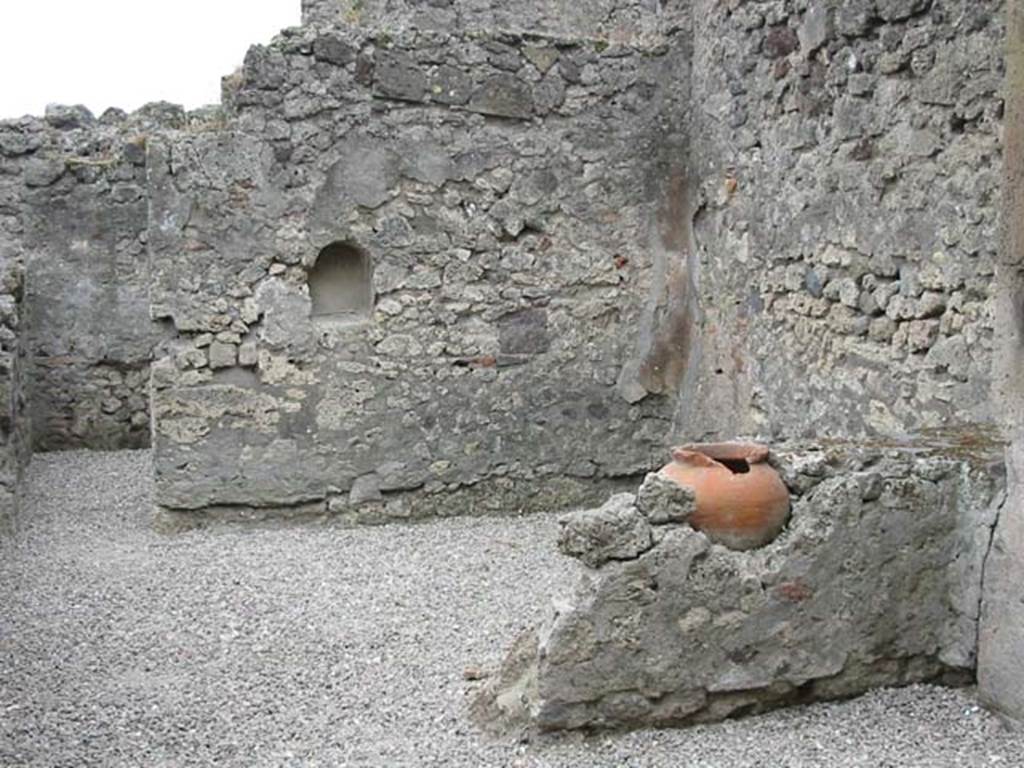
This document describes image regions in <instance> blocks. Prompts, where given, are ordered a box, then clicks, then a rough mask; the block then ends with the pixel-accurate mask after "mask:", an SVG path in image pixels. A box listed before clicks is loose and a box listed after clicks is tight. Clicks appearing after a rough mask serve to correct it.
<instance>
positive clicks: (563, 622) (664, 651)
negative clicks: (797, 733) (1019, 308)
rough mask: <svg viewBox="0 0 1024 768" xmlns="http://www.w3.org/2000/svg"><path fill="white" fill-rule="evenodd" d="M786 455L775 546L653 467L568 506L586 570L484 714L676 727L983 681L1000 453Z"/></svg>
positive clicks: (781, 455)
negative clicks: (697, 521)
mask: <svg viewBox="0 0 1024 768" xmlns="http://www.w3.org/2000/svg"><path fill="white" fill-rule="evenodd" d="M773 461H774V462H776V463H777V464H778V465H779V467H780V470H781V473H782V475H783V477H784V478H785V480H786V483H787V484H788V485H789V487H790V491H791V493H792V494H793V500H794V501H793V510H792V520H791V522H790V524H789V526H788V528H787V530H786V531H784V532H783V533H782V534H781V535H780V536H779V538H778V539H776V540H775V541H774V542H773V543H771V544H769V545H767V546H765V547H763V548H761V549H757V550H753V551H750V552H735V551H731V550H728V549H726V548H724V547H722V546H718V545H713V544H711V543H710V542H709V541H708V539H707V538H706V537H705V536H704V534H702V533H697V532H695V531H694V530H692V529H691V528H690V527H689V526H688V525H687V524H686V519H687V516H688V515H689V514H690V513H691V512H692V509H693V507H692V506H689V507H687V506H686V501H685V499H684V500H680V501H672V500H671V499H666V498H665V497H664V496H661V495H659V494H655V493H651V492H650V491H648V490H647V489H648V486H649V485H650V484H651V483H652V482H656V480H654V476H653V475H652V476H650V478H649V479H648V481H646V482H645V485H644V489H645V490H642V491H641V492H640V495H639V496H637V497H635V498H634V496H633V494H621V495H619V496H616V497H613V498H612V499H611V500H609V502H608V503H607V504H606V505H605V506H604V507H603V508H602V509H600V510H594V511H590V512H585V513H576V514H574V515H573V516H572V517H570V518H569V519H568V520H567V521H566V524H567V526H568V528H567V531H566V532H567V534H568V535H567V536H566V535H564V536H563V542H562V543H563V548H564V549H566V550H567V551H571V552H572V554H574V555H575V556H577V557H580V558H581V559H582V560H583V561H584V562H586V563H587V564H588V569H587V571H586V572H585V573H584V575H583V577H582V578H581V581H580V584H579V586H578V587H577V589H576V591H575V594H574V595H573V596H572V597H571V598H567V599H565V600H563V601H561V602H559V603H558V604H557V605H558V607H557V608H556V610H555V612H554V613H553V615H552V616H551V618H550V620H549V621H548V622H547V623H546V624H545V625H543V626H542V627H540V628H538V630H537V631H536V632H535V633H533V634H528V635H527V636H525V637H524V639H523V640H521V641H520V643H519V646H518V648H517V651H516V652H515V653H514V654H513V655H512V656H511V657H510V660H509V662H507V663H506V666H505V669H504V670H503V673H502V675H501V677H500V678H499V679H496V680H495V682H494V683H493V685H492V686H491V687H490V688H489V689H488V690H486V691H485V692H484V693H483V694H482V697H481V699H480V701H478V702H477V705H476V712H477V714H478V715H479V716H482V717H483V719H484V720H485V721H491V722H493V719H494V718H496V717H497V718H502V717H506V718H513V719H515V718H524V717H525V718H527V719H528V721H529V722H531V723H532V724H533V725H535V726H538V727H540V728H546V729H548V728H593V727H623V726H626V727H637V726H641V725H646V726H649V725H670V724H679V723H691V722H704V721H710V720H718V719H723V718H726V717H731V716H737V715H738V714H741V713H752V712H759V711H763V710H765V709H768V708H771V707H775V706H779V705H781V704H785V703H792V702H807V701H811V700H815V699H830V698H838V697H846V696H851V695H854V694H858V693H862V692H864V691H866V690H868V689H870V688H873V687H878V686H884V685H905V684H908V683H912V682H919V681H923V680H934V679H942V678H943V677H947V679H951V680H955V679H961V680H964V679H969V676H970V671H971V670H972V669H973V666H974V663H975V649H976V638H977V630H978V611H979V604H980V599H981V591H980V584H981V570H982V565H983V561H984V557H985V553H986V551H987V547H986V544H987V542H988V539H989V527H990V526H991V524H992V521H993V517H994V515H995V513H996V509H997V506H998V504H999V503H1000V500H1001V495H1000V488H1001V478H1000V477H999V476H998V473H995V474H993V472H992V471H991V469H990V467H991V465H990V464H989V461H991V457H987V456H985V455H984V452H981V451H978V452H976V453H975V454H974V455H973V456H971V457H970V458H968V459H967V460H964V457H961V458H950V457H948V448H947V447H946V446H925V445H917V446H915V447H914V448H913V449H912V450H892V449H886V450H879V449H867V450H865V449H863V448H860V447H855V446H842V447H840V446H835V447H833V448H830V449H828V450H815V449H813V448H811V449H808V448H794V449H784V450H782V451H780V452H778V453H776V454H775V456H774V458H773ZM691 499H692V497H691ZM652 500H656V501H655V502H654V503H652ZM690 504H691V505H692V501H691V502H690ZM581 542H582V543H583V545H584V546H582V547H581V546H579V545H580V543H581ZM566 545H569V546H566Z"/></svg>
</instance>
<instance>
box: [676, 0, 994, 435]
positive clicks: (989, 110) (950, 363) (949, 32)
mask: <svg viewBox="0 0 1024 768" xmlns="http://www.w3.org/2000/svg"><path fill="white" fill-rule="evenodd" d="M1000 10H1001V3H1000V2H996V1H993V0H982V1H981V2H978V1H977V0H945V1H944V2H937V1H936V2H929V1H928V0H884V1H881V2H876V1H875V0H851V1H848V2H830V1H827V0H805V1H803V2H782V1H781V0H775V1H773V2H753V1H750V2H729V3H722V2H711V1H710V0H707V1H704V2H699V3H697V4H696V6H695V11H694V19H695V25H696V27H695V33H694V64H693V72H694V78H693V99H694V104H696V105H699V106H700V109H699V111H698V115H699V119H697V120H696V124H695V128H694V137H693V162H692V163H691V166H693V167H694V170H699V172H700V174H701V179H702V180H703V186H702V191H701V196H700V198H699V200H698V201H697V205H696V208H697V210H696V214H695V218H694V228H695V239H696V241H697V244H698V246H699V254H700V259H699V261H700V267H699V281H698V282H699V296H700V305H701V322H700V325H699V329H698V331H697V334H696V336H697V338H698V339H699V343H700V345H701V347H700V352H701V355H700V363H699V366H695V371H696V370H697V369H698V368H699V373H694V379H693V386H692V388H691V389H688V390H687V393H686V396H685V397H684V398H683V406H684V407H683V410H682V411H681V412H680V414H679V420H678V430H679V432H680V434H682V435H683V436H686V437H688V438H702V437H712V436H716V435H722V436H729V435H732V434H737V433H739V434H743V433H759V434H762V435H771V436H774V437H776V438H781V437H791V436H800V435H818V436H823V435H831V436H839V437H845V438H854V437H858V436H872V435H896V434H901V433H905V432H911V433H912V432H918V431H922V430H929V429H936V428H943V429H953V428H957V429H963V430H965V431H967V432H971V431H972V430H973V429H974V428H973V427H970V426H964V425H970V424H976V423H984V422H987V421H990V420H992V419H993V413H992V410H991V401H990V398H989V397H988V392H989V387H990V373H989V371H990V365H991V360H992V355H993V319H992V306H993V303H992V299H993V293H994V289H993V285H994V283H993V274H994V271H995V259H996V250H997V231H998V221H999V202H1000V201H999V196H998V194H997V190H998V189H999V173H1000V162H1001V159H1000V144H999V133H998V131H999V119H1000V116H1001V102H1000V99H999V94H998V91H999V86H1000V81H1001V72H1002V64H1001V40H1002V37H1003V23H1002V14H1001V13H1000Z"/></svg>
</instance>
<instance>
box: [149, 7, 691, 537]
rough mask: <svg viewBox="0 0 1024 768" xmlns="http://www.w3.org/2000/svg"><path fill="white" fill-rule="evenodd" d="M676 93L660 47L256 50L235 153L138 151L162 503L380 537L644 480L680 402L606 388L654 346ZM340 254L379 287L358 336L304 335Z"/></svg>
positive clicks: (202, 137)
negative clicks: (315, 276)
mask: <svg viewBox="0 0 1024 768" xmlns="http://www.w3.org/2000/svg"><path fill="white" fill-rule="evenodd" d="M348 50H351V51H353V52H355V53H354V55H353V56H349V55H347V54H345V53H344V51H348ZM318 51H319V54H318V53H317V52H318ZM328 51H330V52H329V53H328ZM338 51H342V52H341V53H338ZM538 62H539V63H538ZM455 72H458V73H459V75H458V77H456V76H455V75H454V74H453V73H455ZM455 81H458V85H457V86H453V85H452V84H453V83H454V82H455ZM687 83H688V75H687V73H686V60H685V57H683V56H682V55H681V52H676V51H673V50H671V49H669V48H668V47H666V46H638V45H632V44H615V43H601V44H599V45H598V44H595V43H593V42H592V41H582V40H565V39H555V38H551V37H546V36H542V35H537V34H529V35H527V34H522V35H520V34H506V33H497V32H479V33H474V34H468V33H465V32H460V31H453V32H449V31H428V30H424V29H413V28H408V29H406V28H397V29H395V30H389V31H388V32H387V33H386V34H385V32H383V31H380V30H375V29H371V28H346V27H336V28H332V29H330V31H325V30H322V29H320V28H317V27H305V28H302V29H300V30H292V31H288V32H286V33H285V34H284V35H282V36H281V37H279V38H278V39H277V40H276V41H275V42H274V43H273V44H272V45H270V46H267V47H256V48H253V49H252V50H251V51H250V52H249V55H248V56H247V57H246V62H245V66H244V67H243V69H242V72H241V74H240V76H239V78H238V79H237V81H235V82H233V83H232V84H231V85H230V87H229V91H228V93H227V99H228V103H229V105H230V108H231V114H230V121H229V124H228V126H227V128H226V129H225V130H222V131H211V132H206V133H202V132H195V131H184V132H179V133H173V132H168V133H165V134H164V135H163V136H161V137H160V138H158V139H152V140H151V141H149V143H148V151H149V156H148V166H147V167H148V171H149V185H150V187H149V189H150V196H151V197H150V200H151V216H150V227H149V231H148V234H147V241H148V245H149V249H150V252H151V254H152V279H153V283H152V290H151V292H150V296H151V299H152V311H153V314H154V316H156V317H158V318H163V319H166V320H168V321H169V322H170V323H171V324H173V326H174V329H175V331H176V333H175V336H174V338H173V340H172V342H171V343H170V344H169V345H168V346H167V348H166V354H165V355H163V356H162V357H161V359H160V360H158V362H157V363H156V365H155V367H154V373H153V379H152V383H153V417H154V440H155V445H154V449H155V463H156V472H157V501H158V503H159V504H161V505H162V506H164V507H166V508H168V509H172V510H186V511H187V510H196V511H201V510H204V509H205V510H208V511H212V510H214V509H215V508H224V509H227V508H234V509H236V510H239V509H242V508H249V509H251V510H255V511H254V512H252V514H255V515H262V514H264V512H263V511H264V510H266V511H273V510H275V509H278V510H279V509H281V508H284V507H291V508H293V511H296V510H297V509H298V508H300V507H301V508H302V509H303V510H304V513H310V514H315V513H316V508H317V506H318V507H319V510H320V511H321V512H325V513H326V512H330V513H331V514H337V515H343V516H346V517H347V518H349V519H352V518H359V519H363V520H366V519H369V518H371V517H373V518H375V519H377V520H380V519H387V518H388V517H392V518H404V517H409V516H419V515H424V514H447V512H446V511H445V510H447V509H451V508H453V507H455V508H460V507H461V508H464V509H465V508H477V507H478V506H479V504H478V503H477V502H476V501H475V500H471V499H476V498H479V499H481V500H484V501H487V503H489V504H490V505H491V506H492V507H496V508H498V509H504V510H506V511H517V510H521V509H538V508H544V507H543V505H548V507H547V508H551V507H554V508H571V507H572V506H574V505H578V504H592V503H595V502H597V501H598V500H599V499H600V498H602V497H604V496H606V494H607V492H608V490H610V489H611V488H612V487H613V486H614V485H615V484H616V483H619V482H620V481H621V479H626V480H627V481H632V482H635V480H634V478H635V477H636V476H638V475H642V474H643V473H645V472H646V471H648V470H649V469H650V468H651V467H652V466H653V465H654V464H655V463H656V462H657V461H658V459H659V458H660V455H661V453H662V451H663V447H664V445H665V444H666V441H667V440H668V435H669V431H670V429H671V420H672V415H673V413H674V412H675V410H676V402H675V397H676V391H674V390H673V389H672V388H671V387H667V386H666V387H658V388H655V387H646V388H644V391H643V393H642V394H641V396H640V397H638V398H623V397H622V395H621V391H620V390H621V380H622V377H623V370H624V368H626V367H628V366H627V365H626V362H627V361H628V360H630V359H632V358H634V357H635V356H636V355H637V354H642V348H643V346H644V343H643V337H644V335H645V334H656V333H658V332H660V331H662V330H663V329H664V326H665V324H666V321H665V320H664V319H663V318H661V317H660V305H661V304H662V302H663V301H664V300H665V297H670V296H671V295H672V289H671V288H668V287H666V284H667V282H668V281H669V275H668V270H669V267H668V266H667V265H668V264H670V263H671V262H673V261H674V260H675V259H676V258H678V254H679V249H678V246H677V244H676V243H674V242H673V241H671V238H669V237H668V236H667V235H665V234H664V233H663V232H662V230H664V229H666V228H668V227H669V226H670V222H669V220H668V217H669V215H670V213H671V212H672V211H673V210H674V209H673V208H672V205H671V204H670V198H671V197H672V196H673V195H674V194H676V193H675V192H674V191H673V189H672V188H671V184H670V179H671V176H672V173H671V169H672V166H673V163H675V162H677V160H678V161H680V162H681V161H682V160H683V158H677V159H674V158H673V153H674V152H675V151H676V150H677V145H676V142H675V139H674V138H673V136H674V132H675V131H678V130H680V126H681V125H682V124H683V123H685V121H686V116H685V114H684V113H683V112H682V110H681V105H682V104H683V100H684V97H685V95H686V89H687ZM454 91H459V92H464V93H465V94H466V98H465V99H464V100H462V101H463V105H462V106H460V107H459V108H457V109H456V108H454V107H452V106H450V103H451V102H452V100H453V98H454V97H453V92H454ZM335 242H344V243H348V244H350V245H351V246H354V247H356V248H358V249H359V250H361V251H362V252H363V253H364V254H366V256H367V257H368V260H369V262H370V264H371V265H372V277H371V281H372V295H373V296H374V298H375V306H374V308H373V311H372V314H371V315H370V316H369V317H367V318H365V319H363V320H361V321H358V322H345V323H339V322H336V321H332V320H331V319H324V318H319V317H314V316H312V305H311V300H310V293H309V286H308V279H309V272H310V270H311V269H312V267H313V266H314V263H315V261H316V259H317V256H318V254H319V253H320V251H321V249H323V248H324V247H326V246H328V245H329V244H331V243H335ZM673 254H675V255H673ZM211 338H213V339H215V340H214V341H212V343H211ZM229 345H237V346H239V347H241V346H242V345H249V346H248V351H247V352H246V355H245V359H246V361H247V362H250V363H251V361H252V359H253V357H255V359H256V364H255V366H253V367H246V366H243V364H242V363H243V360H242V355H241V353H240V352H239V354H238V355H237V356H235V355H233V354H232V353H231V352H230V351H229V350H227V346H229ZM638 348H640V349H641V353H638V352H637V349H638ZM236 361H237V365H236V364H235V362H236ZM367 476H376V477H377V478H378V479H379V482H378V488H379V491H380V492H381V494H382V498H381V499H373V498H366V497H365V496H364V494H363V493H362V492H361V490H360V489H354V483H355V482H356V480H357V479H358V478H362V477H367ZM354 490H357V492H355V493H353V491H354ZM348 500H351V501H352V502H353V505H346V502H347V501H348ZM456 500H460V501H456ZM467 500H468V501H467Z"/></svg>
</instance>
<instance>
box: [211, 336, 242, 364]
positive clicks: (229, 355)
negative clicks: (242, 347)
mask: <svg viewBox="0 0 1024 768" xmlns="http://www.w3.org/2000/svg"><path fill="white" fill-rule="evenodd" d="M237 363H238V347H236V346H235V345H234V344H224V343H222V342H219V341H215V342H213V343H212V344H211V345H210V367H211V368H213V369H214V370H217V369H218V368H230V367H231V366H233V365H235V364H237Z"/></svg>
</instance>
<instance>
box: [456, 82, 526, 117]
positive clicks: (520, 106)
mask: <svg viewBox="0 0 1024 768" xmlns="http://www.w3.org/2000/svg"><path fill="white" fill-rule="evenodd" d="M469 108H470V109H472V110H473V111H474V112H482V113H483V114H485V115H495V116H497V117H511V118H517V119H520V120H527V119H529V118H530V117H532V116H533V93H532V92H531V90H530V86H529V85H528V84H527V83H525V82H523V81H522V80H520V79H519V78H517V77H515V76H514V75H508V74H499V75H493V76H491V77H489V78H487V79H486V80H485V81H484V82H483V84H482V85H480V87H479V88H477V90H476V91H475V92H474V93H473V96H472V97H471V98H470V101H469Z"/></svg>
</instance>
